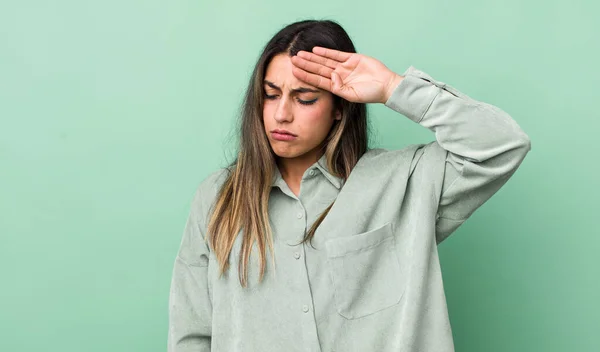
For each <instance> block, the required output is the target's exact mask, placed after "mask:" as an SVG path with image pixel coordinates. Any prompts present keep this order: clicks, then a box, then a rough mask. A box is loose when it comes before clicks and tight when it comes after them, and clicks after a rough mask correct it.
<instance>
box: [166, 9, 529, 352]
mask: <svg viewBox="0 0 600 352" xmlns="http://www.w3.org/2000/svg"><path fill="white" fill-rule="evenodd" d="M367 103H382V104H385V106H387V107H389V108H391V109H393V110H394V111H396V112H398V113H400V114H402V115H404V116H406V117H408V118H409V119H411V120H413V121H414V122H416V123H419V124H420V125H422V126H424V127H426V128H428V129H430V130H431V131H433V132H435V138H436V141H433V142H431V143H427V144H417V145H410V146H408V147H405V148H403V149H401V150H386V149H381V148H378V149H368V148H367V144H368V143H367V132H368V131H367V130H368V129H367V113H366V107H365V104H367ZM398 116H400V115H398ZM240 126H241V131H240V132H241V133H240V145H239V153H238V156H237V159H236V160H235V161H234V162H233V163H232V164H231V165H229V166H228V167H226V168H222V169H220V170H218V171H216V172H213V173H212V174H210V175H209V176H208V177H207V178H206V179H204V180H203V181H202V182H201V183H200V185H199V187H198V189H197V192H196V194H195V197H194V199H193V202H192V205H191V211H190V216H189V220H188V222H187V225H186V227H185V230H184V234H183V238H182V241H181V246H180V249H179V252H178V255H177V257H176V260H175V264H174V269H173V279H172V285H171V294H170V307H169V309H170V311H169V312H170V326H169V327H170V331H169V341H168V346H169V347H168V350H169V351H171V352H175V351H209V350H210V351H228V352H231V351H261V352H266V351H285V352H288V351H436V352H439V351H453V350H454V347H453V340H452V332H451V328H450V324H449V319H448V312H447V308H446V300H445V295H444V289H443V284H442V276H441V271H440V266H439V259H438V253H437V244H439V243H440V242H441V241H443V240H444V239H446V238H447V237H448V236H449V235H450V234H451V233H452V232H453V231H455V230H456V229H457V228H458V227H459V226H460V225H461V224H462V223H463V222H464V221H465V220H466V219H467V218H468V217H469V216H470V215H471V214H472V213H473V212H474V211H475V210H476V209H477V208H478V207H479V206H481V205H482V204H483V203H484V202H485V201H486V200H487V199H489V198H490V197H491V196H492V195H493V194H494V193H495V192H496V191H497V190H498V189H499V188H500V187H502V185H504V184H505V183H506V181H507V180H508V179H509V178H510V177H511V175H512V174H513V173H514V172H515V171H516V169H517V168H518V166H519V165H520V164H521V162H522V161H523V159H524V157H525V155H526V154H527V152H528V151H529V150H530V148H531V147H530V141H529V138H528V136H527V135H526V134H525V133H524V132H523V131H522V130H521V128H520V127H519V126H518V125H517V123H516V122H515V121H514V120H513V119H512V118H511V117H510V116H509V115H508V114H507V113H506V112H504V111H503V110H501V109H499V108H498V107H495V106H493V105H490V104H487V103H484V102H481V101H476V100H474V99H472V98H470V97H469V96H467V95H465V94H463V93H461V92H459V91H458V90H456V89H454V88H452V87H450V86H448V85H446V84H445V83H443V82H441V81H438V80H436V79H434V78H432V77H431V76H429V75H428V74H426V73H424V72H423V71H420V70H418V69H416V68H414V67H413V66H410V67H409V68H408V69H407V70H406V71H405V72H404V73H403V74H402V75H399V74H397V73H394V72H392V71H391V70H389V69H388V68H387V67H386V66H385V65H384V64H382V63H381V62H379V61H378V60H376V59H374V58H372V57H369V56H366V55H362V54H358V53H356V51H355V49H354V46H353V44H352V42H351V40H350V38H349V37H348V35H347V34H346V32H345V31H344V30H343V29H342V28H341V27H340V26H339V25H338V24H336V23H335V22H332V21H301V22H297V23H293V24H291V25H289V26H287V27H285V28H283V29H282V30H281V31H280V32H278V33H277V34H276V35H275V36H274V37H273V38H272V39H271V40H270V41H269V42H268V44H267V45H266V47H265V48H264V51H263V53H262V55H261V57H260V59H259V60H258V63H257V65H256V68H255V70H254V72H253V73H252V77H251V79H250V83H249V86H248V90H247V94H246V97H245V102H244V109H243V112H242V116H241V125H240ZM267 245H268V247H269V252H267V251H266V247H267ZM269 253H270V254H271V258H270V260H267V255H268V254H269ZM267 264H269V265H267ZM230 266H232V267H233V268H234V269H237V273H236V272H235V271H234V272H232V271H231V270H228V269H229V267H230ZM236 274H237V275H236Z"/></svg>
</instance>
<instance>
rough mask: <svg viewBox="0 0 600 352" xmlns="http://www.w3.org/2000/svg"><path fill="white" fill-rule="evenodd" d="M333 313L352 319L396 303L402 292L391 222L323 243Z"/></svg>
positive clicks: (401, 279)
mask: <svg viewBox="0 0 600 352" xmlns="http://www.w3.org/2000/svg"><path fill="white" fill-rule="evenodd" d="M325 246H326V252H327V263H328V267H329V272H330V275H331V280H332V283H333V290H334V301H335V305H336V309H337V312H338V313H339V314H340V315H342V316H343V317H345V318H347V319H356V318H360V317H363V316H366V315H369V314H373V313H375V312H378V311H381V310H383V309H386V308H389V307H392V306H394V305H396V304H398V303H399V302H400V299H401V298H402V295H403V294H404V289H405V284H404V282H405V280H404V279H403V278H402V275H403V272H402V270H401V268H400V263H399V261H398V254H397V251H396V242H395V238H394V235H393V231H392V223H391V222H388V223H386V224H384V225H383V226H380V227H378V228H376V229H373V230H370V231H367V232H363V233H360V234H356V235H352V236H345V237H340V238H332V239H329V240H327V241H326V242H325Z"/></svg>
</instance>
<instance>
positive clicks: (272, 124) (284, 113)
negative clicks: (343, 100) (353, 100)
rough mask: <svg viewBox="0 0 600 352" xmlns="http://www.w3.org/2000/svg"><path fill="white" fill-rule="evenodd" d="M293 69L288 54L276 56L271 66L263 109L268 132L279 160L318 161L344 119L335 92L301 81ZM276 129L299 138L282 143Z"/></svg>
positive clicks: (266, 74) (266, 82)
mask: <svg viewBox="0 0 600 352" xmlns="http://www.w3.org/2000/svg"><path fill="white" fill-rule="evenodd" d="M292 67H293V64H292V61H291V60H290V56H289V55H288V54H279V55H276V56H274V57H273V59H272V60H271V62H270V63H269V65H268V66H267V70H266V73H265V81H264V92H265V97H264V108H263V121H264V126H265V132H266V134H267V138H268V139H269V143H270V144H271V148H273V151H274V152H275V154H276V155H277V156H279V157H282V158H296V157H300V156H304V157H309V158H311V159H312V158H313V157H314V158H317V157H318V155H317V154H316V153H318V152H319V150H318V149H317V147H319V146H320V145H321V143H322V142H323V140H324V139H325V137H326V136H327V134H328V133H329V131H330V129H331V126H332V125H333V123H334V121H335V120H339V119H341V114H340V113H339V111H337V110H336V111H334V106H333V94H332V93H331V92H329V91H326V90H323V89H320V88H317V87H314V86H311V85H309V84H307V83H305V82H304V81H301V80H299V79H298V78H296V76H294V74H293V73H292ZM276 129H282V130H287V131H289V132H290V133H293V134H294V135H295V137H292V138H289V136H288V138H287V139H288V140H281V137H282V136H281V135H277V134H275V133H273V131H274V130H276ZM283 137H284V138H285V136H283ZM307 153H309V154H307ZM312 154H315V155H314V156H313V155H312Z"/></svg>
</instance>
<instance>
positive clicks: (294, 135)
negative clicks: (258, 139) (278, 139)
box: [271, 129, 298, 137]
mask: <svg viewBox="0 0 600 352" xmlns="http://www.w3.org/2000/svg"><path fill="white" fill-rule="evenodd" d="M271 133H272V134H279V135H281V134H283V135H288V136H293V137H298V136H297V135H296V134H294V133H292V132H290V131H286V130H280V129H274V130H272V131H271Z"/></svg>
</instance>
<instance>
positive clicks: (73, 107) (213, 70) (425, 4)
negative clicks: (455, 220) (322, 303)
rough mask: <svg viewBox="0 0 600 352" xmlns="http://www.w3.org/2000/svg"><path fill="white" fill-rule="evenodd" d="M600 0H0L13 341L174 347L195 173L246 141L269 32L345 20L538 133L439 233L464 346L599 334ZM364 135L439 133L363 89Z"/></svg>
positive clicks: (574, 340) (398, 63) (6, 317)
mask: <svg viewBox="0 0 600 352" xmlns="http://www.w3.org/2000/svg"><path fill="white" fill-rule="evenodd" d="M599 10H600V9H599V7H598V5H596V4H595V3H594V2H593V1H591V0H590V1H587V2H583V1H568V2H567V1H544V2H541V1H539V2H531V1H529V2H523V1H517V0H510V1H502V2H493V3H492V2H482V1H459V2H456V1H453V2H450V1H412V2H400V1H389V2H377V1H375V2H373V1H360V2H349V1H342V0H334V1H332V0H329V1H322V0H318V1H313V0H308V1H300V2H290V3H284V2H281V1H278V2H275V1H273V2H265V1H241V0H238V1H221V2H216V1H203V0H201V1H189V0H188V1H182V0H174V1H155V0H144V1H141V0H137V1H115V0H104V1H95V2H89V1H87V2H82V1H74V0H72V1H66V0H57V1H18V2H8V1H3V2H1V4H0V181H1V182H0V280H1V281H0V285H1V286H0V351H61V352H68V351H78V352H79V351H86V352H87V351H89V352H96V351H103V352H104V351H107V352H108V351H110V352H120V351H165V350H166V336H167V313H168V305H167V302H168V290H169V284H170V275H171V270H172V264H173V260H174V256H175V253H176V250H177V248H178V245H179V241H180V238H181V234H182V231H183V226H184V223H185V220H186V217H187V211H188V209H189V202H190V200H191V197H192V194H193V191H194V190H195V188H196V186H197V185H198V183H199V182H200V181H201V180H202V179H203V178H204V177H205V176H207V175H208V174H209V173H211V172H212V171H215V170H216V169H217V168H219V167H221V166H224V165H225V164H226V162H228V161H231V160H232V158H233V157H234V153H233V151H234V148H235V135H234V134H233V132H235V130H234V129H235V122H236V114H237V112H238V108H239V105H240V103H241V98H242V94H243V92H244V89H245V87H246V84H247V81H248V78H249V75H250V72H251V70H252V68H253V65H254V64H255V61H256V59H257V58H258V55H259V53H260V50H261V48H262V47H263V45H264V44H265V43H266V41H267V40H268V39H269V38H270V37H271V36H272V35H273V34H275V32H276V31H277V30H279V29H280V28H281V27H282V26H284V25H285V24H288V23H290V22H293V21H296V20H300V19H305V18H313V19H334V20H337V21H339V23H340V24H342V26H344V28H345V29H346V30H347V31H348V33H349V34H350V36H351V38H352V39H353V40H354V42H355V45H356V47H357V50H358V51H359V52H361V53H363V54H366V55H369V56H373V57H375V58H377V59H379V60H381V61H382V62H384V63H385V64H386V65H387V66H388V67H390V68H391V69H392V70H394V71H396V72H398V73H402V72H404V70H406V68H408V66H409V65H413V66H415V67H416V68H418V69H421V70H423V71H424V72H427V73H428V74H430V75H432V76H433V77H435V78H436V79H438V80H441V81H443V82H446V83H447V84H450V85H452V86H454V87H455V88H457V89H459V90H460V91H462V92H464V93H465V94H468V95H470V96H471V97H473V98H475V99H478V100H482V101H486V102H489V103H491V104H494V105H497V106H499V107H501V108H502V109H504V110H505V111H507V112H508V113H509V114H511V116H512V117H513V118H514V119H515V120H516V121H517V122H518V123H519V125H520V126H521V127H522V128H523V130H525V132H526V133H527V134H528V135H529V136H530V138H531V140H532V150H531V152H530V154H529V155H528V156H527V158H526V160H525V161H524V163H523V164H522V166H521V168H520V169H519V170H518V171H517V172H516V173H515V175H514V176H513V178H512V179H511V180H509V182H508V183H507V184H506V185H505V186H504V188H502V189H501V190H500V191H499V192H498V193H497V194H496V195H495V196H494V197H493V198H492V199H491V200H490V201H488V202H487V203H486V204H484V205H483V206H482V207H481V208H480V209H479V210H477V211H476V212H475V214H474V215H473V216H472V217H471V218H470V219H469V220H468V221H467V222H465V223H464V224H463V226H462V227H461V228H459V230H457V232H455V233H454V234H453V235H452V236H451V237H450V238H449V239H448V240H446V242H444V243H442V244H441V245H440V246H439V250H440V256H441V261H442V268H443V274H444V283H445V287H446V293H447V299H448V306H449V311H450V316H451V323H452V326H453V331H454V336H455V343H456V349H457V351H464V352H466V351H472V352H475V351H498V352H500V351H502V352H504V351H547V352H549V351H590V352H591V351H600V338H599V334H598V328H599V327H600V304H599V302H598V301H599V298H600V294H599V290H600V264H599V261H598V253H599V250H600V231H599V230H598V227H597V224H598V211H599V210H600V207H599V206H598V200H599V199H600V197H599V196H600V193H599V191H598V187H597V183H598V179H599V177H598V172H597V171H598V162H600V157H599V156H598V152H599V151H600V148H599V147H598V140H597V134H598V130H599V129H600V122H599V114H598V109H597V104H598V102H599V101H600V94H599V93H598V92H599V88H598V82H600V70H598V62H600V55H599V54H600V50H599V46H600V45H599V43H600V41H599V40H598V33H599V32H600V25H599V24H598V22H597V14H598V13H599ZM369 112H370V116H371V121H372V123H373V127H374V130H373V135H372V137H373V139H372V145H371V146H372V147H384V148H392V149H400V148H402V147H404V146H406V145H408V144H412V143H425V142H429V141H432V140H433V139H434V135H433V133H431V132H430V131H429V130H427V129H425V128H423V127H421V126H420V125H418V124H416V123H414V122H412V121H410V120H408V119H407V118H405V117H404V116H402V115H400V114H397V113H395V112H393V111H392V110H391V109H388V108H386V107H385V106H383V105H370V106H369Z"/></svg>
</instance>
